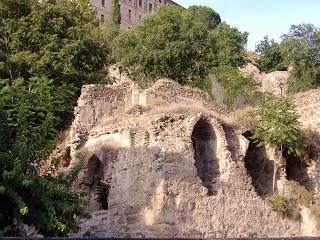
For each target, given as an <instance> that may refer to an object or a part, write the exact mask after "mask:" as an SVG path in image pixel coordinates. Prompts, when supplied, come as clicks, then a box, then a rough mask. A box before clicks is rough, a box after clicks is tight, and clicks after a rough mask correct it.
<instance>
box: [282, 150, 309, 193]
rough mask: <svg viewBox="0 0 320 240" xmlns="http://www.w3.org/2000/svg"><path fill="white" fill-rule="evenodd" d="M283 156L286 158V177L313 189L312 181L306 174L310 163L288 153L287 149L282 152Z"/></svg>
mask: <svg viewBox="0 0 320 240" xmlns="http://www.w3.org/2000/svg"><path fill="white" fill-rule="evenodd" d="M283 157H284V158H285V159H286V173H287V179H288V180H293V181H296V182H298V183H299V184H300V185H302V186H304V187H306V188H307V189H308V190H310V191H312V190H314V189H313V183H312V181H311V180H310V176H309V174H308V168H309V167H310V165H309V164H310V163H307V162H306V161H305V160H303V159H301V158H299V157H297V156H295V155H293V154H288V152H287V151H284V152H283Z"/></svg>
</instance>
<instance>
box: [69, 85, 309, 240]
mask: <svg viewBox="0 0 320 240" xmlns="http://www.w3.org/2000/svg"><path fill="white" fill-rule="evenodd" d="M137 104H139V106H137ZM227 114H228V111H227V110H225V109H223V108H221V107H217V106H216V105H215V104H214V103H212V102H210V101H208V97H207V95H206V94H205V93H203V92H201V91H199V90H196V89H192V88H187V87H182V86H180V85H179V84H177V83H176V82H173V81H170V80H159V81H158V82H157V83H156V84H155V85H154V86H153V87H151V88H149V89H146V90H143V89H141V88H139V87H138V86H136V85H135V84H134V83H132V82H130V81H119V82H118V83H117V84H115V85H89V86H84V87H83V89H82V94H81V97H80V98H79V100H78V106H77V107H76V110H75V120H74V123H73V125H72V127H71V132H70V138H69V141H68V144H67V145H68V148H70V150H71V151H70V158H71V162H70V165H69V168H70V167H72V166H74V165H75V164H77V163H78V162H79V161H80V160H84V161H85V162H86V168H85V169H84V170H83V171H82V172H81V174H80V176H79V179H78V180H77V182H75V187H76V188H77V189H86V190H88V191H89V206H88V208H89V211H90V213H91V215H92V218H91V219H82V220H80V221H79V226H80V227H81V230H80V232H79V234H78V235H77V236H88V235H91V236H97V237H160V238H163V237H189V238H200V237H201V238H205V237H250V236H258V237H262V236H268V237H276V236H298V235H304V234H310V235H312V234H314V232H310V231H309V232H308V230H306V229H305V228H306V226H307V222H306V223H305V224H304V225H303V229H302V228H301V225H300V223H299V222H298V221H296V220H289V219H282V218H281V217H279V216H278V215H277V214H276V213H275V212H274V211H272V210H271V208H270V206H269V205H268V204H266V203H265V201H264V200H263V199H262V198H260V197H259V196H258V195H257V193H256V192H255V189H254V187H253V185H252V180H251V177H250V176H249V174H248V172H247V169H246V167H245V160H244V157H245V156H246V152H247V149H248V146H249V141H248V140H247V139H246V138H245V137H244V136H243V135H242V133H243V131H242V130H241V128H238V127H235V126H233V125H231V124H228V123H226V122H225V120H224V116H225V115H227ZM305 216H307V215H305Z"/></svg>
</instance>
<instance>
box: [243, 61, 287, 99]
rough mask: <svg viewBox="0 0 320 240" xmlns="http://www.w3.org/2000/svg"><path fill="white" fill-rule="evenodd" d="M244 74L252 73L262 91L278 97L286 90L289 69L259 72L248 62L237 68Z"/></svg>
mask: <svg viewBox="0 0 320 240" xmlns="http://www.w3.org/2000/svg"><path fill="white" fill-rule="evenodd" d="M239 70H240V71H241V72H242V73H243V74H244V75H252V76H253V78H254V79H255V80H256V81H257V83H258V84H259V85H260V90H261V91H262V92H266V93H269V94H271V95H274V96H276V97H279V96H281V94H282V95H284V94H286V92H287V81H288V78H289V76H290V71H275V72H271V73H264V72H260V70H259V69H258V67H257V66H256V65H254V64H252V63H248V64H247V65H245V66H244V67H243V68H240V69H239Z"/></svg>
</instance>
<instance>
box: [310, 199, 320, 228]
mask: <svg viewBox="0 0 320 240" xmlns="http://www.w3.org/2000/svg"><path fill="white" fill-rule="evenodd" d="M311 212H312V214H313V216H314V218H315V220H316V223H317V229H318V230H320V203H316V204H315V205H314V206H313V207H312V209H311Z"/></svg>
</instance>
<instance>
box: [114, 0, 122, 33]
mask: <svg viewBox="0 0 320 240" xmlns="http://www.w3.org/2000/svg"><path fill="white" fill-rule="evenodd" d="M112 22H113V23H114V24H115V25H116V26H119V27H120V23H121V12H120V4H119V0H113V5H112Z"/></svg>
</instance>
